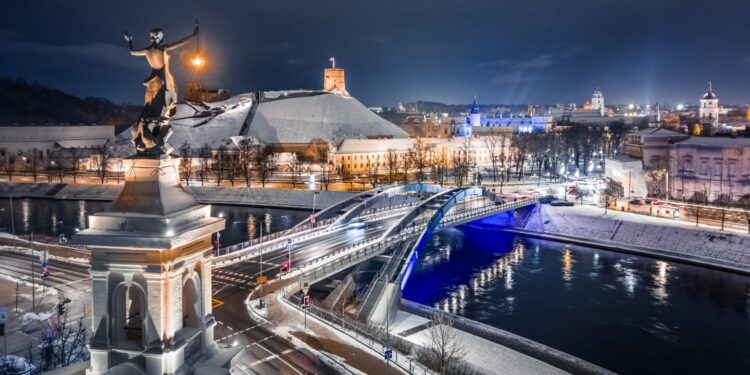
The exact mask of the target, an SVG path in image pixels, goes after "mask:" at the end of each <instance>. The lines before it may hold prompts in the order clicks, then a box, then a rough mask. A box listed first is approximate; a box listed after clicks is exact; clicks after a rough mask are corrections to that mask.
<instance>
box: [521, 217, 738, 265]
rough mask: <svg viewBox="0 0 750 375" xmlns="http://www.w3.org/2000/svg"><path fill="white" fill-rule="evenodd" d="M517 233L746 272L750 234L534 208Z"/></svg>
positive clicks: (634, 218) (638, 218)
mask: <svg viewBox="0 0 750 375" xmlns="http://www.w3.org/2000/svg"><path fill="white" fill-rule="evenodd" d="M515 229H516V230H517V231H518V232H519V233H522V234H530V235H535V236H538V237H542V238H547V239H552V240H560V241H566V242H576V243H578V244H582V245H589V246H594V247H600V248H608V249H613V250H619V251H626V252H633V253H640V254H644V255H651V256H656V257H661V258H666V259H670V260H678V261H684V262H688V263H695V264H701V265H706V266H713V267H718V268H722V269H727V270H731V271H737V272H743V273H750V235H747V234H743V233H739V232H728V231H720V230H714V229H709V228H704V227H698V228H696V227H695V226H694V225H691V224H689V223H686V222H682V221H677V220H669V219H661V218H656V217H650V216H644V215H637V214H631V213H626V212H619V211H612V210H609V211H608V212H607V214H606V215H605V213H604V210H603V209H602V208H597V207H593V206H575V207H552V206H549V205H539V206H537V207H536V208H534V211H533V212H532V213H531V214H530V216H529V217H528V220H525V221H523V222H521V223H520V224H518V225H517V226H516V228H515Z"/></svg>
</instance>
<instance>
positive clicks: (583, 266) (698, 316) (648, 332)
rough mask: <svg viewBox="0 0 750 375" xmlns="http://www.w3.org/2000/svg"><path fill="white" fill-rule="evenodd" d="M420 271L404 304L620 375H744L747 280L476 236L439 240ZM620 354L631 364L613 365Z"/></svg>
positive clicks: (748, 334)
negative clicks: (537, 344) (498, 330)
mask: <svg viewBox="0 0 750 375" xmlns="http://www.w3.org/2000/svg"><path fill="white" fill-rule="evenodd" d="M448 246H450V249H451V250H450V251H451V257H450V258H447V257H445V256H444V253H445V250H446V249H447V248H448ZM528 249H533V251H527V250H528ZM427 259H430V262H429V263H428V262H419V263H417V265H416V266H415V267H414V270H413V272H412V274H411V277H410V278H409V280H408V283H407V284H406V288H405V289H404V298H406V299H409V300H413V301H416V302H419V303H423V304H426V305H432V306H435V307H437V308H440V309H443V310H445V311H448V312H451V313H455V314H458V315H462V316H465V317H467V318H469V319H474V320H477V321H480V322H482V323H485V324H489V325H491V326H495V327H498V328H501V329H505V330H508V331H511V332H513V333H515V334H518V335H521V336H524V337H528V338H530V339H532V340H536V341H539V342H541V343H543V344H546V345H549V346H552V347H555V348H557V349H561V350H563V351H565V352H568V353H571V354H573V355H576V356H579V357H581V358H583V359H585V360H587V361H590V362H592V363H595V364H598V365H600V366H603V367H605V368H608V369H610V370H613V371H614V372H617V373H622V374H664V373H717V374H718V373H722V374H723V373H733V374H734V373H750V356H747V353H750V329H748V328H747V327H750V278H748V277H746V276H740V275H735V274H730V273H726V272H721V271H716V270H711V269H705V268H700V267H694V266H690V265H685V264H675V263H671V262H668V261H661V260H655V259H652V258H644V257H638V256H632V255H628V254H621V253H614V252H609V251H603V250H596V249H590V248H585V247H580V246H565V245H563V244H559V243H553V242H545V241H538V240H533V239H527V238H520V237H515V236H513V235H510V234H503V233H502V232H499V231H496V230H495V231H493V230H489V229H483V228H481V227H479V226H478V225H477V226H476V227H472V226H462V227H459V228H458V229H449V230H439V231H437V232H436V233H435V235H434V237H433V238H432V239H431V240H430V241H429V245H428V246H426V247H425V249H424V250H423V256H422V260H427ZM576 275H578V276H579V277H576ZM580 275H587V277H580ZM561 278H562V280H561ZM561 281H562V282H561ZM557 322H564V324H558V323H557ZM571 338H580V339H571ZM717 338H720V340H721V343H722V344H721V345H716V342H717V341H716V340H717ZM592 343H596V344H595V345H592ZM623 350H627V352H628V355H627V356H626V355H618V354H617V353H620V352H621V351H623ZM633 358H639V359H643V360H633Z"/></svg>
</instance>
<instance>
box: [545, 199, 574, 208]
mask: <svg viewBox="0 0 750 375" xmlns="http://www.w3.org/2000/svg"><path fill="white" fill-rule="evenodd" d="M549 205H550V206H555V207H572V206H575V205H576V202H573V201H561V200H559V199H558V200H554V201H552V202H550V203H549Z"/></svg>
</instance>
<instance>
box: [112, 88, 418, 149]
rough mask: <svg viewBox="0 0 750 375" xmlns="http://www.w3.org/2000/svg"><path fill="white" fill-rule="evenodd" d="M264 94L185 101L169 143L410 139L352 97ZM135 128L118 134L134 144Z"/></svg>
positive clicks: (301, 92) (214, 144)
mask: <svg viewBox="0 0 750 375" xmlns="http://www.w3.org/2000/svg"><path fill="white" fill-rule="evenodd" d="M262 98H263V99H262V100H261V102H260V103H259V104H257V105H254V104H255V100H254V95H253V94H241V95H237V96H233V97H231V98H229V99H227V100H224V101H221V102H215V103H180V104H178V105H177V111H176V113H175V115H174V116H172V118H171V119H170V124H171V125H172V131H173V133H172V136H171V137H170V138H169V140H168V142H169V143H170V144H171V145H172V147H174V152H175V153H179V149H180V147H181V146H182V145H183V144H184V143H185V142H187V143H188V144H190V145H191V147H192V148H199V147H201V146H203V145H204V144H208V145H209V146H210V147H212V148H216V147H218V146H219V145H220V144H222V143H223V144H225V145H230V144H231V138H232V137H237V136H250V137H252V138H254V139H256V140H258V141H260V142H261V143H265V144H306V143H310V142H314V141H334V142H339V141H341V140H343V139H345V138H408V134H407V133H406V132H404V131H403V130H401V128H399V127H398V126H396V125H394V124H393V123H391V122H389V121H387V120H385V119H383V118H382V117H380V116H378V115H376V114H375V113H373V112H372V111H370V110H369V109H367V108H366V107H365V106H364V105H362V103H360V102H359V101H358V100H357V99H354V98H352V97H350V96H343V95H338V94H333V93H329V92H327V91H310V90H290V91H269V92H266V93H263V95H262ZM131 129H132V128H131ZM131 129H128V130H127V131H125V132H123V133H120V134H119V135H118V141H119V142H120V143H129V135H130V131H131ZM243 132H244V133H245V134H243Z"/></svg>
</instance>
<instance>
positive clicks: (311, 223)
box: [310, 191, 319, 226]
mask: <svg viewBox="0 0 750 375" xmlns="http://www.w3.org/2000/svg"><path fill="white" fill-rule="evenodd" d="M318 193H319V192H318V191H316V192H314V193H313V206H312V215H310V225H311V226H315V198H317V197H318Z"/></svg>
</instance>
